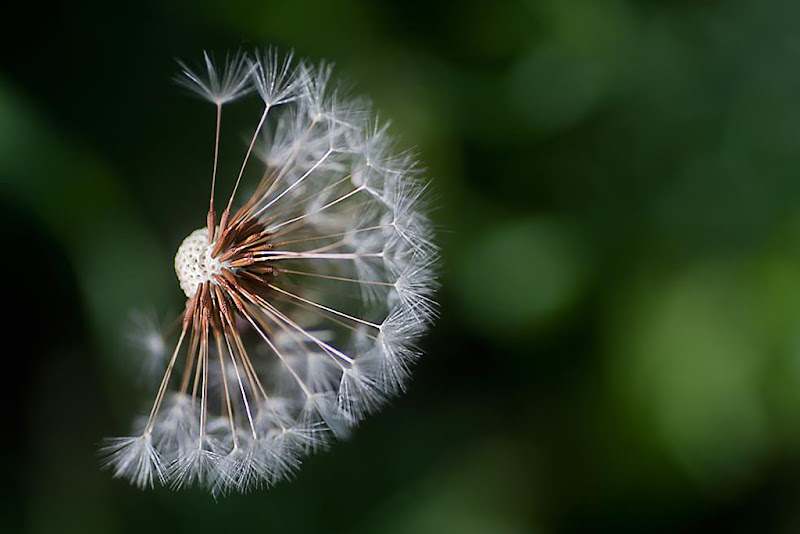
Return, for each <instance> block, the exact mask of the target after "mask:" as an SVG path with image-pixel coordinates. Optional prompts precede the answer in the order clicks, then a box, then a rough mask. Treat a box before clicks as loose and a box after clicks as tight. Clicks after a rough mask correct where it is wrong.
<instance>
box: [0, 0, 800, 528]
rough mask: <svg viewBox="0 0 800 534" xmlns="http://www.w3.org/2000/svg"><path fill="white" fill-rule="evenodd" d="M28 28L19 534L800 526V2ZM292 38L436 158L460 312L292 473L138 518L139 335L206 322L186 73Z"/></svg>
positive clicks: (17, 300) (159, 14) (201, 159)
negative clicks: (186, 289) (142, 316)
mask: <svg viewBox="0 0 800 534" xmlns="http://www.w3.org/2000/svg"><path fill="white" fill-rule="evenodd" d="M18 7H19V9H20V10H21V11H20V12H19V13H14V14H11V15H10V17H9V19H10V20H11V22H12V24H11V25H10V26H11V27H10V28H8V30H7V31H4V32H3V36H2V37H1V39H3V43H2V44H3V45H4V46H2V47H0V49H1V50H2V52H0V54H2V63H0V68H1V70H0V188H1V190H2V199H1V200H2V208H3V209H2V210H0V212H1V213H2V217H3V223H4V224H3V225H2V227H3V229H4V236H5V239H4V243H5V244H6V248H5V253H4V258H5V261H4V262H3V263H4V267H5V268H6V269H7V273H6V276H5V277H4V279H5V280H6V282H7V287H9V288H10V292H9V291H8V290H7V292H6V295H7V302H8V306H7V309H10V310H12V315H13V316H14V317H13V319H12V321H13V322H12V323H11V326H10V327H8V328H9V330H10V334H12V335H11V336H9V337H10V338H11V344H12V345H11V347H10V348H8V349H6V351H5V354H6V361H7V362H9V363H8V364H7V367H6V373H5V375H4V376H5V377H6V387H5V388H3V398H4V400H5V401H6V402H5V404H4V406H6V407H7V409H8V408H10V410H8V416H7V421H6V422H7V424H6V428H7V430H8V431H9V434H10V435H11V439H10V440H4V445H3V455H2V459H0V469H1V470H2V471H0V473H2V475H3V478H4V479H5V481H6V484H4V488H3V490H2V491H4V492H5V493H7V495H6V498H4V499H2V500H0V502H1V503H2V504H0V510H2V514H3V516H2V520H3V523H2V524H3V531H4V532H81V533H91V532H196V531H208V530H216V531H222V532H233V531H235V530H236V529H254V530H255V531H258V532H260V531H266V532H293V533H298V534H299V533H304V532H315V533H316V532H329V533H333V532H364V533H367V532H370V533H371V532H380V533H383V532H387V533H400V532H414V533H421V534H424V533H437V534H438V533H449V532H458V533H460V534H472V533H500V534H503V533H546V532H549V533H584V532H588V531H591V532H615V533H619V532H671V533H674V532H687V533H689V532H692V533H693V532H725V533H730V532H758V533H762V532H778V533H793V532H798V531H800V512H798V509H800V508H798V505H800V430H799V429H800V328H798V325H800V179H798V169H800V3H797V2H796V1H792V0H766V1H763V2H757V1H753V0H751V1H747V0H730V1H721V0H675V1H667V0H650V1H646V0H604V1H598V0H509V1H503V2H490V3H487V2H478V1H476V0H465V1H460V2H456V1H454V0H447V1H442V2H437V3H429V2H422V1H420V0H409V1H404V2H400V1H394V2H380V3H377V2H368V1H366V0H339V1H337V2H322V1H318V2H317V1H314V2H309V3H298V2H288V1H279V2H261V1H258V2H257V1H253V0H233V1H229V2H225V3H214V2H209V1H201V2H174V3H170V4H169V5H162V3H160V2H145V3H143V4H139V5H130V4H119V5H114V4H98V5H91V4H90V3H86V4H79V5H73V4H70V5H69V6H67V5H60V4H55V3H53V4H50V5H48V6H44V7H43V6H40V5H36V6H33V5H31V6H18ZM268 44H273V45H277V46H279V47H281V48H283V49H289V48H294V49H296V51H297V52H298V53H299V54H300V55H302V56H306V57H310V58H314V59H317V58H327V59H331V60H333V61H335V62H336V63H337V65H338V67H339V69H338V70H339V73H340V74H341V75H344V76H345V77H346V78H347V79H348V80H349V81H350V82H352V83H353V84H354V85H355V86H356V88H357V91H358V92H359V93H364V94H368V95H371V97H372V98H373V99H374V101H375V103H376V105H377V107H378V108H379V109H380V110H381V114H382V116H383V117H385V118H390V119H391V120H392V122H393V123H394V129H395V131H396V132H398V133H400V134H401V135H402V137H403V139H404V141H405V142H406V143H407V144H408V145H411V146H415V147H417V149H418V150H419V152H420V154H421V156H422V160H423V162H424V164H425V165H426V166H427V168H428V175H429V176H430V177H431V179H432V182H433V183H432V187H433V190H434V191H435V194H436V201H435V204H434V205H435V210H434V212H433V217H434V220H435V222H436V224H437V227H438V228H439V229H440V232H439V241H440V244H441V245H442V250H443V256H444V257H443V269H442V271H443V272H442V281H443V288H442V290H441V293H440V300H441V302H442V318H441V320H440V321H439V322H438V324H437V327H436V328H435V329H434V330H433V331H432V333H431V334H430V335H429V336H428V337H427V338H426V341H425V347H424V348H425V350H426V353H427V355H426V357H425V358H424V359H423V360H422V361H421V363H420V364H419V366H418V368H417V369H416V379H415V381H414V382H413V384H412V386H411V388H410V391H409V392H408V393H407V394H406V395H405V396H404V397H402V398H400V399H398V400H397V401H396V402H395V403H394V406H393V407H391V408H389V409H387V410H385V411H384V412H383V413H381V414H380V415H378V416H377V417H374V418H373V419H372V420H370V421H368V422H367V423H366V424H364V425H363V427H362V428H360V429H359V431H358V432H356V433H355V435H354V436H353V438H352V439H351V440H349V441H347V442H344V443H341V444H339V445H337V446H336V447H334V449H333V450H331V451H329V452H327V453H324V454H321V455H318V456H315V457H313V458H311V459H310V460H309V461H308V462H307V463H306V465H305V467H304V469H303V471H302V472H301V473H300V474H299V475H298V477H297V480H296V481H294V482H292V483H285V484H281V485H279V486H278V487H276V488H274V489H272V490H269V491H267V492H258V493H255V494H250V495H246V496H243V497H240V496H233V497H229V498H226V499H224V500H221V501H220V502H217V503H214V502H213V501H212V500H211V499H210V497H207V496H205V495H202V494H201V493H199V492H193V491H190V492H182V493H172V492H170V491H169V490H156V491H154V492H145V493H142V492H139V491H137V490H135V489H133V488H131V487H128V486H127V485H126V484H125V483H124V482H120V481H115V480H112V479H110V477H109V476H108V474H107V473H101V472H99V471H98V468H97V462H96V460H95V458H94V450H95V443H96V442H97V441H99V440H100V439H101V438H102V437H103V436H104V435H108V434H116V433H119V432H121V431H124V429H125V428H127V425H128V424H129V418H130V415H131V414H132V413H134V412H135V411H136V410H137V409H139V408H140V407H141V405H140V402H141V399H143V398H145V397H147V395H146V394H144V393H143V392H142V389H143V388H142V384H141V383H140V381H139V380H138V378H137V377H138V362H137V360H136V355H135V354H132V353H131V351H130V348H129V347H127V345H126V342H125V339H124V332H125V327H126V324H128V323H127V318H128V316H129V313H130V311H131V310H132V309H137V308H139V309H141V308H145V309H147V308H152V309H155V310H158V312H159V313H162V314H163V313H167V312H170V311H177V310H178V309H180V306H181V299H180V297H181V294H180V291H179V290H178V287H177V283H176V282H175V280H174V275H173V272H172V255H173V254H174V250H175V249H176V247H177V245H178V243H179V242H180V240H181V239H182V238H183V237H184V236H185V235H186V234H187V233H188V231H189V230H191V229H193V228H196V227H197V226H199V224H201V223H202V221H203V220H204V219H203V218H204V216H205V213H204V210H205V206H206V204H205V202H206V198H205V197H206V195H207V182H208V169H209V168H210V162H211V145H210V141H211V137H210V136H211V132H212V127H213V124H212V116H211V114H210V112H209V110H208V108H207V107H205V106H202V105H200V104H198V103H197V102H196V101H193V99H191V98H187V97H185V95H183V94H181V91H180V90H178V89H177V88H176V87H174V86H173V84H171V82H170V77H171V75H172V74H173V72H174V70H175V65H174V63H173V58H174V57H181V58H188V59H191V58H196V57H197V56H198V55H199V54H200V53H201V51H202V50H203V49H210V50H215V51H217V52H219V53H221V52H223V51H224V50H226V49H232V48H237V47H239V46H245V47H249V46H263V45H268ZM237 113H239V114H238V115H237ZM251 120H252V116H251V114H249V110H248V109H247V106H244V109H243V110H242V111H240V112H234V113H233V114H231V118H230V119H228V118H227V117H226V127H228V128H230V129H229V130H228V134H229V135H228V137H227V138H226V139H228V140H230V139H237V138H236V135H238V134H234V133H233V132H234V130H235V131H244V130H246V129H247V128H248V127H250V122H251ZM240 148H241V147H239V146H237V145H236V143H234V142H229V143H228V144H227V145H223V148H222V161H223V166H222V168H221V169H222V171H223V172H222V174H221V176H223V177H226V178H223V182H224V181H225V180H227V179H230V178H231V171H232V169H234V167H235V165H236V164H237V161H238V159H237V158H238V154H239V152H238V151H239V149H240ZM226 156H227V157H226ZM226 171H227V172H226Z"/></svg>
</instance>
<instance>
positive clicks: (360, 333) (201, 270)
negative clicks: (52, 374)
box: [101, 51, 437, 494]
mask: <svg viewBox="0 0 800 534" xmlns="http://www.w3.org/2000/svg"><path fill="white" fill-rule="evenodd" d="M181 66H182V68H183V72H182V74H181V78H180V81H181V84H182V85H184V86H185V87H188V88H189V89H191V90H192V91H194V92H195V93H196V94H198V95H199V96H201V97H202V98H203V99H205V100H207V101H209V102H211V103H212V104H213V105H214V110H215V117H216V121H215V129H214V157H213V168H212V170H211V194H210V202H209V204H210V205H209V209H208V215H207V217H206V225H205V226H204V227H202V228H199V229H197V230H194V231H192V232H191V233H189V235H188V236H187V237H186V239H185V240H184V241H183V243H181V245H180V246H179V248H178V251H177V254H176V256H175V272H176V274H177V277H178V282H179V285H180V288H181V289H182V290H183V292H184V294H185V296H186V299H187V300H186V307H185V311H184V312H183V313H182V315H181V317H180V318H179V320H178V323H177V324H178V326H179V333H177V341H176V342H175V344H174V348H171V349H168V350H167V353H166V354H167V355H166V357H165V358H164V359H163V360H162V362H163V364H164V365H165V367H166V369H165V370H164V374H163V377H162V378H161V381H160V385H159V387H158V390H157V392H156V395H155V399H154V400H153V404H152V406H151V408H150V410H149V412H148V413H147V415H146V416H145V417H143V418H142V420H141V424H140V425H138V427H137V430H136V431H135V432H134V433H133V435H132V436H131V437H123V438H113V439H110V440H107V441H106V443H105V444H104V446H103V447H102V449H101V455H102V458H103V465H104V466H105V467H107V468H109V469H110V470H111V471H112V472H113V474H114V476H117V477H123V478H127V479H128V480H130V481H131V482H132V483H133V484H135V485H137V486H139V487H142V488H144V487H152V486H153V485H155V484H156V483H159V484H164V485H168V486H171V487H172V488H176V489H177V488H182V487H185V486H189V485H193V484H196V485H199V486H202V487H203V488H206V489H208V490H209V491H211V492H212V493H214V494H220V493H226V492H228V491H242V492H244V491H248V490H251V489H253V488H259V487H264V486H269V485H271V484H274V483H276V482H278V481H280V480H282V479H284V478H286V477H288V476H291V475H292V474H293V473H294V472H295V471H296V470H297V469H298V467H299V465H300V462H301V460H302V458H303V457H304V456H305V455H306V454H308V453H310V452H312V451H315V450H318V449H320V448H324V447H325V446H327V444H328V443H329V442H330V440H331V438H332V437H340V436H343V435H346V434H347V433H348V432H349V430H350V428H352V427H353V426H354V425H355V424H357V423H358V422H359V421H360V420H361V419H363V418H364V417H365V416H367V415H368V414H370V413H372V412H374V411H376V410H378V409H379V408H380V407H381V406H382V405H383V404H384V402H385V401H386V400H387V399H388V398H390V397H391V396H393V395H395V394H397V393H398V392H401V391H402V390H403V389H404V387H405V383H406V381H407V380H408V378H409V376H410V372H411V366H412V364H413V362H414V361H415V360H416V359H417V358H418V357H419V351H418V350H417V348H416V347H415V343H416V341H417V340H418V339H419V337H420V335H422V334H423V333H424V331H425V330H426V328H427V326H428V325H429V323H430V322H431V320H432V319H433V318H434V317H435V315H436V304H435V302H434V300H433V292H434V289H435V287H436V280H435V276H434V269H433V267H434V265H435V262H436V257H437V250H436V247H435V245H434V244H433V240H432V232H431V225H430V224H429V221H428V219H427V218H426V217H425V215H424V213H423V211H424V210H423V209H422V208H423V199H424V196H425V187H424V185H421V182H420V170H419V169H418V167H417V165H416V161H415V159H414V157H413V155H412V154H410V153H407V152H397V151H396V150H395V149H394V147H395V142H394V140H393V138H392V137H391V135H390V134H389V132H388V128H387V126H386V125H383V124H381V123H380V122H379V121H378V120H377V118H374V116H373V113H372V112H371V111H370V108H369V106H368V104H366V103H365V102H364V101H362V100H356V99H351V98H347V97H346V96H345V95H343V92H342V90H341V89H340V88H338V87H336V86H335V85H333V84H332V82H331V70H332V69H331V66H330V65H329V64H325V63H323V64H320V65H311V64H309V63H306V62H303V61H299V62H298V61H295V60H294V58H293V56H292V55H291V54H289V55H288V56H286V57H283V58H281V57H279V56H278V55H277V54H276V53H275V52H274V51H267V52H266V53H256V54H254V55H253V56H251V57H247V56H245V55H243V54H236V55H233V56H229V57H228V58H227V60H226V61H225V62H224V64H223V66H222V67H221V68H218V67H217V66H215V64H214V62H213V60H212V59H211V58H210V56H208V55H204V62H203V68H202V69H201V70H198V71H195V70H192V69H190V68H189V67H187V66H185V65H183V64H181ZM251 93H254V94H256V95H257V96H258V97H259V98H260V100H261V102H262V103H263V107H262V109H261V111H260V114H259V116H258V120H257V121H254V122H255V131H254V133H253V135H252V137H251V140H250V142H249V144H248V146H247V149H246V151H245V153H244V158H243V162H242V165H241V167H240V168H239V171H238V175H237V177H236V180H235V184H234V186H233V189H232V192H231V193H230V195H229V196H228V199H227V201H226V203H225V204H224V208H223V209H222V212H221V215H220V216H219V218H218V217H217V211H216V209H215V198H214V192H215V189H216V181H217V166H218V165H217V164H218V153H219V152H218V149H219V144H220V128H221V120H222V110H223V107H224V106H226V105H228V104H229V103H231V102H233V101H235V100H237V99H239V98H242V97H244V96H246V95H248V94H251ZM255 160H260V164H259V163H258V162H256V161H255ZM254 162H255V164H256V165H258V166H259V170H260V172H261V179H260V181H258V182H257V183H256V184H253V186H252V187H251V188H249V192H250V194H249V196H248V197H247V198H246V199H244V200H243V201H241V200H239V199H237V193H239V192H240V185H241V183H242V177H243V176H244V172H245V168H249V167H248V164H250V166H251V167H252V166H253V164H254ZM176 330H177V329H176ZM154 339H155V338H154ZM151 343H152V344H153V345H155V342H154V340H153V339H151V340H145V341H144V344H145V346H146V345H147V344H151ZM155 348H157V349H158V350H159V351H161V350H162V347H161V346H159V347H154V349H155Z"/></svg>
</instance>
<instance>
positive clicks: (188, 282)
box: [175, 228, 224, 298]
mask: <svg viewBox="0 0 800 534" xmlns="http://www.w3.org/2000/svg"><path fill="white" fill-rule="evenodd" d="M213 249H214V244H213V243H209V242H208V228H199V229H197V230H195V231H194V232H192V233H191V234H189V236H188V237H187V238H186V239H184V240H183V243H181V246H179V247H178V252H177V254H175V274H177V275H178V282H180V284H181V289H183V292H184V293H186V296H187V297H188V298H192V297H193V296H194V294H195V293H197V288H198V287H200V284H202V283H204V282H208V281H211V280H213V279H212V276H213V275H215V274H222V268H223V266H224V265H223V263H222V262H220V261H219V260H217V259H216V258H212V257H211V251H212V250H213Z"/></svg>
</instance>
